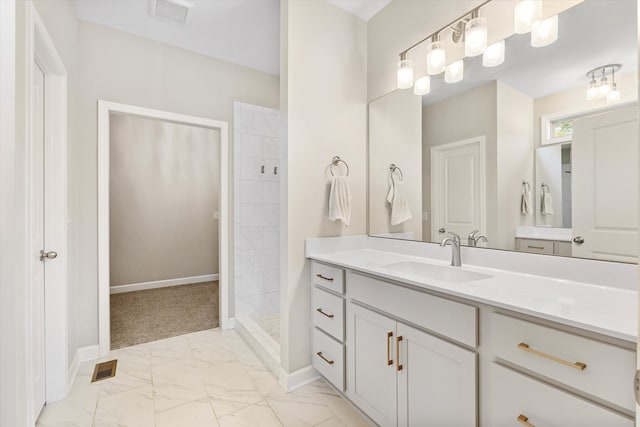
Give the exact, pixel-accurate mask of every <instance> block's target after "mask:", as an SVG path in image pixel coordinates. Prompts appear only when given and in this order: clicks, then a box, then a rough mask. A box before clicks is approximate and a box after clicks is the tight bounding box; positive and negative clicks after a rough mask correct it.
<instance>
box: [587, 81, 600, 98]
mask: <svg viewBox="0 0 640 427" xmlns="http://www.w3.org/2000/svg"><path fill="white" fill-rule="evenodd" d="M599 95H600V92H599V91H598V84H597V83H596V81H595V80H592V81H591V84H589V89H587V101H593V100H594V99H597V98H598V97H599Z"/></svg>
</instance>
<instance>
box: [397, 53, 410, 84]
mask: <svg viewBox="0 0 640 427" xmlns="http://www.w3.org/2000/svg"><path fill="white" fill-rule="evenodd" d="M397 86H398V89H409V88H410V87H411V86H413V64H412V62H411V61H410V60H408V59H403V60H402V61H400V62H398V74H397Z"/></svg>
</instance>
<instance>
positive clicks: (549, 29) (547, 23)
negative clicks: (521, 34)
mask: <svg viewBox="0 0 640 427" xmlns="http://www.w3.org/2000/svg"><path fill="white" fill-rule="evenodd" d="M556 40H558V15H554V16H552V17H551V18H548V19H545V20H542V21H536V22H534V24H533V27H532V29H531V46H533V47H545V46H549V45H550V44H552V43H553V42H555V41H556Z"/></svg>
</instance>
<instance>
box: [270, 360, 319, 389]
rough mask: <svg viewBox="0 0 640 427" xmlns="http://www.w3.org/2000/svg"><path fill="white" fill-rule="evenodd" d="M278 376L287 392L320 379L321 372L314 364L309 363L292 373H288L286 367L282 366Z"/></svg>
mask: <svg viewBox="0 0 640 427" xmlns="http://www.w3.org/2000/svg"><path fill="white" fill-rule="evenodd" d="M278 377H279V378H278V380H279V383H280V385H281V386H282V388H284V389H285V390H286V391H287V392H292V391H295V390H297V389H299V388H300V387H304V386H305V385H307V384H309V383H312V382H314V381H315V380H317V379H319V378H320V374H319V373H318V371H316V370H315V368H314V367H313V366H311V365H309V366H306V367H304V368H302V369H298V370H297V371H295V372H292V373H287V372H286V371H285V370H284V369H282V368H280V375H278Z"/></svg>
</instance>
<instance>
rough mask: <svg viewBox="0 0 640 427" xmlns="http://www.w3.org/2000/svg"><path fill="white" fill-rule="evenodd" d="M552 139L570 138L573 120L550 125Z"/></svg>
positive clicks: (559, 121) (558, 121)
mask: <svg viewBox="0 0 640 427" xmlns="http://www.w3.org/2000/svg"><path fill="white" fill-rule="evenodd" d="M551 127H552V130H553V134H552V135H553V136H552V138H563V137H569V138H570V137H571V136H572V135H573V120H567V119H565V120H557V121H555V122H552V123H551Z"/></svg>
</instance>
